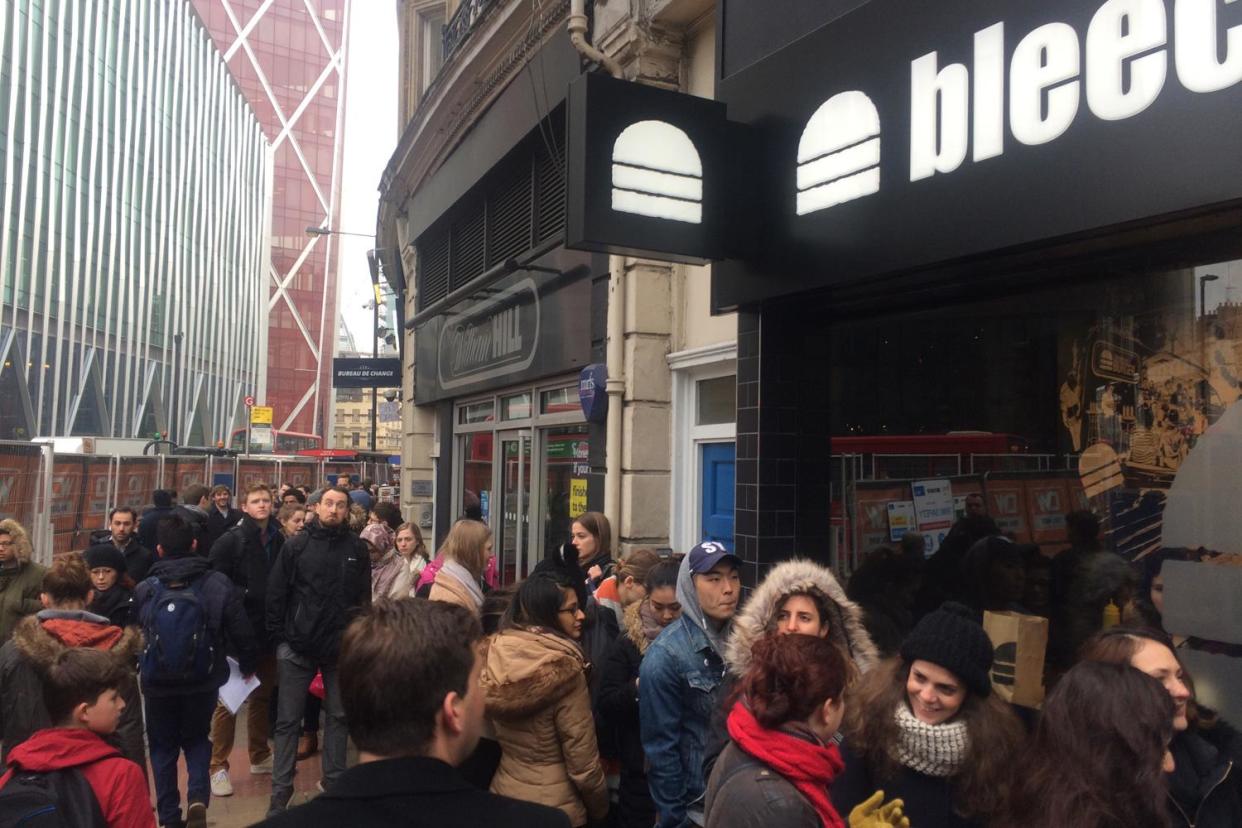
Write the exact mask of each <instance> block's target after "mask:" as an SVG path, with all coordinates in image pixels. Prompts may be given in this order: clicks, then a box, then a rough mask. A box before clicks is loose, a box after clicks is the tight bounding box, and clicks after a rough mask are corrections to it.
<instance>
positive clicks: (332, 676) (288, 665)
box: [272, 644, 349, 809]
mask: <svg viewBox="0 0 1242 828" xmlns="http://www.w3.org/2000/svg"><path fill="white" fill-rule="evenodd" d="M276 668H277V672H278V673H279V677H280V678H279V681H280V687H279V688H278V689H277V691H276V696H277V715H276V728H275V730H274V735H275V741H276V758H275V761H274V762H273V764H272V804H273V806H275V807H278V808H281V809H283V808H284V806H285V804H286V803H287V802H288V800H289V796H290V795H291V794H292V793H293V774H294V772H295V770H296V766H297V752H298V736H300V735H301V733H302V717H303V714H304V713H305V712H306V691H307V688H309V687H310V683H311V679H313V678H314V677H315V673H316V672H318V671H320V670H322V671H323V686H324V701H323V708H324V712H325V713H326V718H325V720H324V728H323V729H324V738H323V752H322V754H321V757H322V762H323V783H324V787H325V788H327V787H330V786H331V785H333V784H334V783H335V782H336V780H337V779H338V778H339V777H340V775H341V774H342V773H344V772H345V754H346V748H347V745H348V743H349V732H348V731H347V730H346V728H345V710H344V709H343V708H342V707H341V693H340V688H339V686H338V685H337V681H336V665H335V664H318V663H316V662H315V660H314V659H311V658H307V657H306V656H303V655H301V654H299V653H295V652H294V651H293V650H292V649H291V648H290V647H289V645H288V644H281V645H280V646H279V647H278V648H277V649H276Z"/></svg>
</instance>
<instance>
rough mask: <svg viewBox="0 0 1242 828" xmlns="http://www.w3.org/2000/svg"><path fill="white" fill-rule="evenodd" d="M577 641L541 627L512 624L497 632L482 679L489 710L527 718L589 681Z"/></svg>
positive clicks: (501, 716)
mask: <svg viewBox="0 0 1242 828" xmlns="http://www.w3.org/2000/svg"><path fill="white" fill-rule="evenodd" d="M585 671H586V659H585V658H583V656H582V650H581V649H580V648H579V647H578V645H577V644H576V643H574V642H573V641H570V640H569V639H567V638H564V637H562V636H559V635H555V634H553V633H550V632H547V631H545V630H542V629H518V628H515V629H509V630H504V631H502V632H500V633H497V634H496V635H494V636H492V638H491V642H490V645H489V646H488V648H487V662H486V665H485V666H484V668H483V675H482V677H481V679H480V682H481V684H482V685H483V697H484V700H485V702H486V704H487V715H488V716H491V717H493V718H496V719H524V718H527V717H529V716H532V715H534V714H535V713H538V712H540V711H541V710H545V709H546V708H547V707H549V706H550V705H552V704H555V703H556V702H558V701H560V700H561V698H563V697H564V696H566V695H568V694H569V692H570V691H571V690H573V689H574V686H575V684H576V683H577V682H583V683H584V685H585V681H586V672H585Z"/></svg>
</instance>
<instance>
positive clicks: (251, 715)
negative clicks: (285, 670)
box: [211, 653, 276, 773]
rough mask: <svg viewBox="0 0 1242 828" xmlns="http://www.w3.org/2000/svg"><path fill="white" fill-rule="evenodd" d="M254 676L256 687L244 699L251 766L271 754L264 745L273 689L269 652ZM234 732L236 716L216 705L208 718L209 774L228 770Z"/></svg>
mask: <svg viewBox="0 0 1242 828" xmlns="http://www.w3.org/2000/svg"><path fill="white" fill-rule="evenodd" d="M255 675H256V676H258V678H259V686H258V687H256V688H255V689H254V692H253V693H251V694H250V698H248V699H246V738H247V741H248V742H249V748H250V764H252V765H258V764H262V763H263V762H266V761H267V759H268V757H269V756H271V755H272V751H271V749H270V748H269V747H268V746H267V737H268V733H269V731H270V730H271V718H270V715H269V713H268V707H269V705H270V704H271V699H272V695H273V694H272V690H273V688H275V686H276V656H275V655H274V654H271V653H268V654H265V655H262V656H259V662H258V667H257V668H256V669H255ZM236 729H237V717H236V716H234V715H233V714H232V713H230V712H229V709H228V708H227V707H225V706H224V704H223V703H222V702H218V703H217V704H216V712H215V713H213V714H212V716H211V772H212V773H215V772H216V771H218V770H220V769H221V768H223V769H225V770H228V768H229V754H230V753H232V752H233V736H234V733H235V732H236Z"/></svg>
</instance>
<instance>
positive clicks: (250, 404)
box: [246, 394, 254, 408]
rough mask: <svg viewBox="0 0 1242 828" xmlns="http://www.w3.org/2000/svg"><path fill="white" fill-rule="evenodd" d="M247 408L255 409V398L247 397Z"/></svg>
mask: <svg viewBox="0 0 1242 828" xmlns="http://www.w3.org/2000/svg"><path fill="white" fill-rule="evenodd" d="M246 408H254V397H252V396H250V395H249V394H247V395H246Z"/></svg>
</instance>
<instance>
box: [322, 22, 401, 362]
mask: <svg viewBox="0 0 1242 828" xmlns="http://www.w3.org/2000/svg"><path fill="white" fill-rule="evenodd" d="M396 5H397V4H396V3H393V2H392V0H354V2H353V3H352V4H351V12H350V31H349V44H348V46H347V50H346V66H345V74H346V80H345V83H346V90H345V158H344V170H343V176H342V179H341V220H340V225H339V227H338V228H337V229H339V230H344V231H348V232H351V233H366V234H368V235H372V234H374V232H375V213H376V208H377V206H378V203H379V192H378V189H377V188H378V187H379V180H380V175H381V174H382V173H383V171H384V167H385V165H387V163H388V159H389V157H390V156H391V155H392V152H393V150H394V149H395V148H396V145H397V137H398V133H397V71H398V70H397V9H396ZM337 239H338V240H339V242H340V245H341V246H340V248H339V252H340V255H341V256H342V259H341V269H340V277H341V282H340V291H339V292H338V296H339V297H340V307H341V318H342V319H343V320H344V321H345V324H346V325H347V326H348V327H349V330H350V332H351V333H352V334H353V336H354V341H355V343H356V345H357V347H358V350H360V351H364V352H369V351H370V349H371V310H370V308H363V305H365V304H366V303H367V302H369V301H370V299H371V277H370V274H369V272H368V270H367V258H366V256H367V250H369V249H371V247H373V246H374V239H365V238H359V237H356V236H338V237H337ZM334 334H335V332H334Z"/></svg>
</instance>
